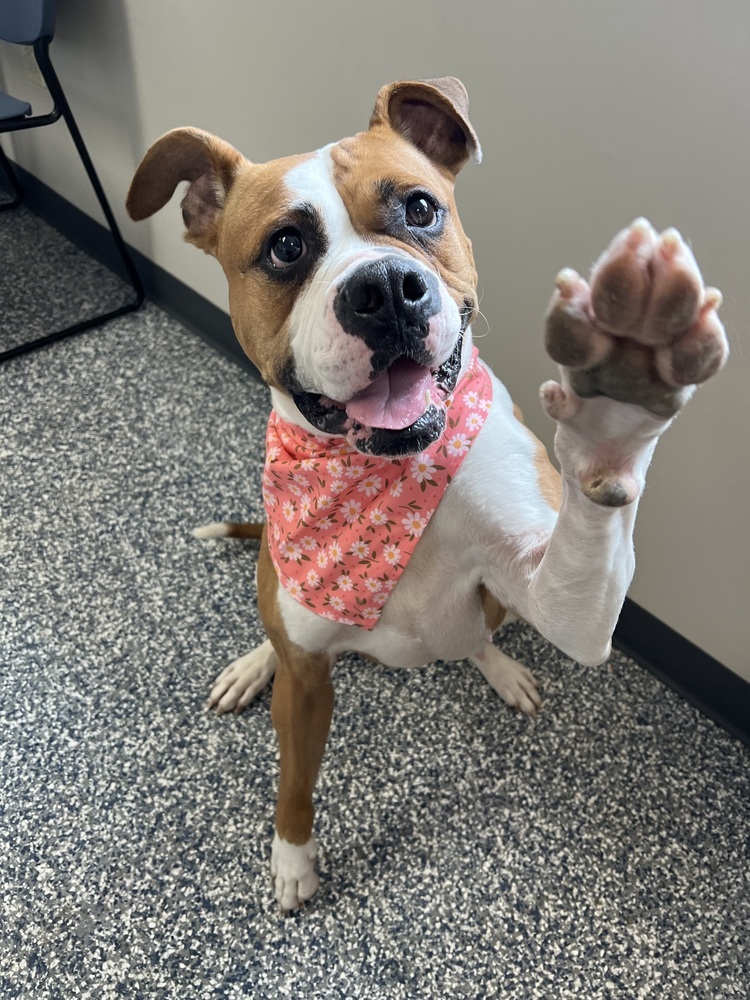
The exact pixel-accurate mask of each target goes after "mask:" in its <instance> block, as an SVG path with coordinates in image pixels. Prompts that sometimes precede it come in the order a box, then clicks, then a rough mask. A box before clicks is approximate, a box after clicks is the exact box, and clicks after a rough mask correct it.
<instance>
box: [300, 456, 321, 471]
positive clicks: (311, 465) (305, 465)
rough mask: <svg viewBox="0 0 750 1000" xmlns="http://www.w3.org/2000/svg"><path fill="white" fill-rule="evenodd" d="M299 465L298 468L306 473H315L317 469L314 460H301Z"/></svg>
mask: <svg viewBox="0 0 750 1000" xmlns="http://www.w3.org/2000/svg"><path fill="white" fill-rule="evenodd" d="M299 465H300V468H301V469H304V470H305V471H306V472H315V470H316V469H317V467H318V463H317V462H316V461H315V459H314V458H303V459H302V461H301V462H300V463H299Z"/></svg>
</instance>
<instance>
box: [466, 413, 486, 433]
mask: <svg viewBox="0 0 750 1000" xmlns="http://www.w3.org/2000/svg"><path fill="white" fill-rule="evenodd" d="M483 423H484V420H483V419H482V415H481V414H480V413H470V414H469V416H468V417H467V418H466V429H467V431H470V432H471V433H472V434H475V433H476V432H477V431H478V430H479V429H480V428H481V426H482V424H483Z"/></svg>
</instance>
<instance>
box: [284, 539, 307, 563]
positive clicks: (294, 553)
mask: <svg viewBox="0 0 750 1000" xmlns="http://www.w3.org/2000/svg"><path fill="white" fill-rule="evenodd" d="M279 551H280V552H281V555H282V556H283V557H284V559H287V560H289V559H294V561H295V562H299V561H300V559H301V558H302V549H301V548H300V547H299V545H297V543H296V542H292V541H290V540H289V539H287V540H286V541H285V542H282V544H281V548H280V549H279Z"/></svg>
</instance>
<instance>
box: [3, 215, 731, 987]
mask: <svg viewBox="0 0 750 1000" xmlns="http://www.w3.org/2000/svg"><path fill="white" fill-rule="evenodd" d="M27 260H33V262H34V263H35V264H36V265H41V266H43V267H45V268H47V269H48V271H47V272H46V273H47V274H48V276H49V277H48V278H45V280H44V283H43V285H42V286H41V287H43V288H44V289H45V291H44V294H42V295H39V296H37V298H36V301H34V302H32V303H29V302H28V300H27V301H26V302H25V304H23V305H19V302H20V299H19V298H18V296H17V295H16V294H15V293H14V294H13V296H12V299H13V305H14V308H13V309H10V308H7V306H8V303H9V302H10V301H11V293H10V290H9V288H8V285H9V284H12V283H13V269H12V265H13V264H14V262H15V263H18V262H19V261H23V262H24V266H25V262H26V261H27ZM98 273H99V269H98V268H94V269H93V270H92V268H91V265H90V263H89V262H88V261H87V259H86V258H85V257H84V256H83V255H81V254H79V253H78V252H77V251H72V250H71V249H70V248H69V247H68V246H67V245H66V244H65V242H64V241H62V240H61V239H60V238H59V237H58V236H56V235H55V234H54V233H52V232H50V231H49V230H47V228H46V227H44V226H41V225H40V224H39V223H38V222H37V221H36V220H35V219H34V218H33V216H30V215H29V214H28V213H27V212H26V211H25V210H24V211H22V212H20V213H18V214H16V215H14V217H13V218H10V217H9V216H8V215H6V216H4V217H0V301H1V302H2V304H3V311H2V315H0V349H2V347H4V346H9V345H10V343H12V342H13V341H14V338H17V337H18V334H19V325H20V326H23V327H24V328H26V327H28V328H30V327H32V326H34V325H35V324H37V323H40V324H41V326H42V327H43V328H45V327H46V328H50V324H52V323H54V320H52V319H51V314H52V313H53V311H54V310H55V309H56V308H57V306H58V303H59V304H61V305H65V304H67V305H71V304H74V303H76V302H77V301H78V300H79V299H81V298H91V297H92V295H93V294H94V293H93V291H92V277H95V276H96V275H97V274H98ZM11 326H12V327H13V330H9V329H8V328H9V327H11ZM23 332H24V331H23V330H22V331H21V333H23ZM34 332H36V330H35V331H34ZM267 407H268V402H267V398H266V393H265V391H264V390H263V389H262V388H261V387H259V386H258V385H257V384H255V383H253V382H252V381H251V380H250V379H249V378H248V376H247V375H245V374H244V373H243V372H242V371H240V370H239V369H238V368H237V367H235V366H233V365H232V363H231V362H229V361H227V360H225V359H224V358H223V357H221V356H220V355H218V354H216V353H213V352H212V351H211V349H210V348H208V347H207V346H206V345H205V344H204V343H202V342H201V341H200V340H198V339H197V338H196V337H195V336H193V335H191V334H189V333H187V332H186V331H185V330H184V329H182V328H181V327H180V326H179V325H178V324H177V323H176V322H175V321H173V320H172V319H170V318H169V317H168V316H166V315H165V314H164V313H162V312H160V311H159V310H157V309H156V308H154V307H148V308H146V309H145V310H144V311H142V312H140V313H138V314H136V315H133V316H130V317H127V318H125V319H122V320H119V321H117V322H115V323H112V324H110V325H109V326H107V327H106V328H103V329H100V330H96V331H94V332H91V333H87V334H84V335H83V336H82V337H81V338H78V339H75V340H71V341H68V342H66V343H63V344H59V345H57V346H55V347H53V348H50V349H47V350H46V351H43V352H40V353H37V354H34V355H31V356H28V357H25V358H21V359H17V360H15V361H13V362H11V363H9V364H6V365H4V366H2V368H0V427H2V431H1V433H0V462H1V465H0V468H1V470H2V471H1V474H0V475H1V478H0V695H1V696H0V776H1V777H2V781H1V783H0V996H1V997H3V998H5V997H8V998H10V997H13V998H18V997H21V998H27V997H28V998H48V997H49V998H60V1000H69V998H89V997H91V998H97V1000H106V998H110V997H127V998H146V1000H161V998H165V1000H166V998H180V1000H192V998H196V1000H204V998H217V1000H218V998H239V997H252V998H257V1000H260V998H276V997H292V998H300V997H310V998H337V1000H353V998H367V1000H380V998H421V997H435V998H453V997H456V998H464V997H470V998H477V1000H479V998H485V997H502V998H504V1000H536V998H550V1000H566V998H584V1000H596V998H613V997H617V998H620V997H621V998H659V1000H672V998H674V1000H693V998H705V1000H720V998H725V997H742V998H747V997H748V995H749V993H750V987H749V986H748V983H750V954H749V953H748V948H749V947H750V945H749V942H748V937H749V931H748V928H750V839H749V837H750V756H749V754H748V750H747V749H746V748H743V747H742V746H741V745H740V744H739V743H737V742H735V741H734V740H732V739H731V738H730V737H729V736H727V735H726V734H725V733H724V732H723V731H722V730H721V729H719V728H717V727H716V726H715V725H714V724H713V723H711V722H709V721H708V720H707V719H705V718H704V717H702V716H701V715H700V714H698V713H697V712H696V711H695V710H694V709H693V708H691V707H690V706H689V705H687V704H686V703H685V702H683V701H681V700H680V699H679V698H678V697H677V696H676V695H675V694H673V693H671V692H670V691H668V690H666V689H665V688H664V687H662V686H661V685H660V684H659V683H658V682H657V681H656V680H655V679H654V678H653V677H652V676H651V675H650V674H648V673H647V672H645V671H644V670H642V669H641V668H639V667H637V666H636V665H635V664H633V663H632V662H630V661H628V660H627V659H625V658H624V657H622V656H620V655H615V656H613V658H612V661H611V662H610V664H609V665H608V666H607V667H604V668H601V669H597V670H590V669H583V668H580V667H578V666H576V665H575V664H573V663H572V662H570V661H569V660H567V659H566V658H565V657H563V656H561V655H560V654H558V653H557V652H556V651H555V650H554V649H553V648H552V647H550V646H549V645H548V644H547V643H546V642H544V641H542V640H541V639H540V638H539V637H537V636H536V635H535V634H534V633H533V632H532V631H531V630H530V629H528V628H526V627H525V626H522V625H520V624H516V625H512V626H509V627H508V628H507V629H505V630H504V631H502V632H501V633H500V635H499V636H498V642H499V643H500V645H502V646H503V648H505V649H506V650H508V651H509V652H510V653H512V654H513V655H515V656H517V657H519V658H521V659H523V660H524V661H525V662H526V663H527V664H528V665H529V666H530V667H531V668H532V669H533V670H534V671H535V672H536V673H537V674H538V676H539V677H540V678H541V679H542V681H543V683H544V692H545V699H546V704H545V708H544V711H543V714H542V716H541V718H540V720H539V722H538V723H537V724H536V725H532V724H530V723H528V722H527V721H526V720H524V719H523V718H520V717H517V716H516V715H514V714H513V713H512V712H511V711H510V710H508V709H507V708H505V707H504V706H503V705H502V704H501V703H500V702H499V700H498V699H497V697H496V696H495V695H494V694H493V692H492V691H491V690H490V689H489V688H488V686H487V685H486V684H485V683H484V681H483V680H482V678H481V677H480V676H479V674H478V673H476V672H474V671H473V670H471V669H470V668H469V667H467V666H466V665H465V664H458V665H456V664H443V663H437V664H434V665H432V666H430V667H428V668H426V669H424V670H421V671H415V672H411V673H409V672H405V671H386V670H383V669H379V668H375V667H373V666H370V665H367V664H365V663H363V662H362V661H360V660H359V659H357V658H355V657H352V658H349V659H347V660H345V661H343V662H342V663H341V664H340V666H339V667H338V669H337V673H336V678H335V681H336V689H337V706H336V713H335V720H334V725H333V731H332V733H331V739H330V743H329V747H328V754H327V757H326V759H325V762H324V766H323V770H322V775H321V780H320V784H319V788H318V796H317V803H318V810H319V812H318V822H317V831H318V837H319V841H320V844H321V859H320V860H321V869H322V875H323V884H322V889H321V892H320V893H319V895H318V896H317V897H316V898H315V900H314V901H313V902H312V903H311V904H310V905H309V906H308V907H307V908H306V910H305V911H304V912H300V913H298V914H295V915H294V916H292V917H290V918H288V919H283V918H282V917H281V916H280V914H279V912H278V910H277V908H276V905H275V903H274V901H273V897H272V892H271V884H270V878H269V875H268V856H269V847H270V839H271V835H272V817H273V796H274V786H275V782H276V777H277V758H276V747H275V742H274V737H273V732H272V727H271V721H270V716H269V700H270V693H269V692H268V691H267V692H265V693H264V694H263V695H262V696H261V698H260V699H259V701H258V702H257V703H256V704H255V705H254V706H253V707H252V708H251V709H250V710H248V711H247V712H246V713H245V714H244V715H242V716H239V717H235V716H230V717H223V718H216V717H214V716H213V715H211V714H210V713H209V712H207V711H206V709H205V707H204V705H205V699H206V696H207V694H208V691H209V688H210V685H211V681H212V679H213V677H214V675H215V674H216V673H217V672H218V671H219V670H220V669H221V668H222V667H223V666H224V665H226V663H227V662H228V661H229V660H230V659H232V658H233V657H235V656H237V655H239V654H242V653H244V652H246V651H248V650H249V649H250V648H251V647H252V646H253V644H254V643H256V642H258V641H259V639H260V638H261V632H260V626H259V623H258V618H257V613H256V608H255V598H254V592H253V571H254V565H255V559H256V552H255V547H254V545H253V544H252V543H241V542H210V543H206V542H203V543H201V542H198V541H196V540H195V539H194V538H193V537H192V536H191V534H190V529H191V528H192V527H193V526H195V525H197V524H201V523H204V522H206V521H210V520H212V519H215V518H221V517H225V516H235V517H239V518H254V517H256V518H257V517H258V516H259V515H260V512H261V508H260V481H259V470H260V465H261V452H262V440H263V423H264V418H265V415H266V413H267Z"/></svg>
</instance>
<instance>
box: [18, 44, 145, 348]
mask: <svg viewBox="0 0 750 1000" xmlns="http://www.w3.org/2000/svg"><path fill="white" fill-rule="evenodd" d="M48 50H49V39H46V38H41V39H39V40H38V41H37V42H36V44H35V45H34V55H35V56H36V61H37V63H38V65H39V69H40V70H41V73H42V76H43V77H44V81H45V83H46V84H47V89H48V90H49V92H50V95H51V97H52V99H53V101H54V102H55V104H56V106H57V107H58V108H59V110H60V114H61V117H62V118H63V119H64V121H65V124H66V125H67V126H68V131H69V132H70V137H71V138H72V140H73V143H74V144H75V147H76V150H77V151H78V155H79V156H80V158H81V162H82V163H83V166H84V168H85V170H86V173H87V175H88V178H89V180H90V181H91V186H92V187H93V189H94V193H95V194H96V197H97V199H98V201H99V205H100V206H101V209H102V212H103V213H104V217H105V219H106V220H107V224H108V225H109V229H110V232H111V234H112V239H113V240H114V244H115V247H116V249H117V252H118V254H119V256H120V259H121V260H122V263H123V266H124V268H125V272H126V274H127V275H128V278H129V281H130V285H131V287H132V289H133V292H134V294H135V298H134V299H133V300H132V301H131V302H127V303H126V304H125V305H122V306H118V307H117V308H116V309H112V310H111V311H110V312H106V313H102V314H101V315H100V316H94V317H92V318H91V319H87V320H83V321H82V322H80V323H74V324H73V325H72V326H68V327H66V328H65V329H64V330H58V331H57V332H55V333H49V334H47V335H46V336H44V337H39V338H37V339H36V340H31V341H29V342H28V343H26V344H19V345H18V346H17V347H12V348H10V350H7V351H2V352H0V362H3V361H9V360H10V359H11V358H17V357H18V356H19V355H21V354H28V353H29V352H30V351H35V350H37V349H38V348H40V347H46V346H47V345H48V344H53V343H56V342H57V341H58V340H64V339H66V338H67V337H73V336H75V335H76V334H78V333H83V332H84V331H85V330H90V329H91V328H92V327H94V326H99V324H100V323H105V322H107V320H110V319H116V318H117V317H118V316H124V315H125V314H126V313H130V312H134V311H135V310H136V309H139V308H140V307H141V305H142V304H143V299H144V291H143V284H142V282H141V279H140V277H139V275H138V272H137V271H136V269H135V264H134V263H133V260H132V258H131V256H130V253H129V252H128V248H127V246H126V245H125V241H124V240H123V238H122V235H121V233H120V229H119V226H118V225H117V221H116V219H115V217H114V215H113V213H112V209H111V208H110V205H109V202H108V201H107V196H106V195H105V193H104V188H103V187H102V185H101V182H100V181H99V177H98V175H97V173H96V170H95V169H94V164H93V163H92V161H91V157H90V156H89V153H88V150H87V149H86V144H85V143H84V141H83V136H82V135H81V132H80V130H79V128H78V125H77V124H76V120H75V118H74V117H73V112H72V111H71V110H70V105H69V104H68V100H67V98H66V96H65V93H64V91H63V89H62V86H61V84H60V81H59V80H58V78H57V73H55V70H54V67H53V66H52V63H51V62H50V58H49V51H48ZM8 165H9V166H10V164H8ZM11 170H12V168H11Z"/></svg>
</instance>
